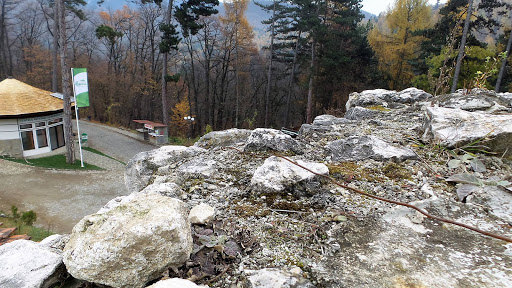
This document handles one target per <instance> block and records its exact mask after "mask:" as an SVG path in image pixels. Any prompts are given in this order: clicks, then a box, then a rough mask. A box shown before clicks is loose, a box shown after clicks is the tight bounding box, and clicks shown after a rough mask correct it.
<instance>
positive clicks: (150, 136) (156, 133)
mask: <svg viewBox="0 0 512 288" xmlns="http://www.w3.org/2000/svg"><path fill="white" fill-rule="evenodd" d="M133 122H135V123H138V124H139V125H140V124H142V125H140V126H141V127H140V128H137V129H136V130H137V132H139V139H140V140H144V141H149V142H150V143H152V144H155V145H164V144H167V143H168V142H169V141H168V137H169V136H168V134H167V126H165V124H162V123H157V122H152V121H149V120H133Z"/></svg>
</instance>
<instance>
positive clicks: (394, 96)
mask: <svg viewBox="0 0 512 288" xmlns="http://www.w3.org/2000/svg"><path fill="white" fill-rule="evenodd" d="M432 97H433V96H432V94H430V93H427V92H425V91H423V90H421V89H418V88H414V87H411V88H407V89H404V90H402V91H400V92H398V93H383V94H382V96H381V98H382V99H383V100H384V101H386V102H394V103H401V104H412V103H416V102H420V101H425V100H428V99H430V98H432Z"/></svg>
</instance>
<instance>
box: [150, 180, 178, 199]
mask: <svg viewBox="0 0 512 288" xmlns="http://www.w3.org/2000/svg"><path fill="white" fill-rule="evenodd" d="M140 193H146V194H148V193H158V194H160V195H162V196H167V197H171V198H180V197H181V195H182V194H183V190H182V189H181V188H180V186H178V185H176V183H167V182H166V183H155V184H151V185H148V186H147V187H146V188H144V189H143V190H142V191H140Z"/></svg>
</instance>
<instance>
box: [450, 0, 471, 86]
mask: <svg viewBox="0 0 512 288" xmlns="http://www.w3.org/2000/svg"><path fill="white" fill-rule="evenodd" d="M472 14H473V0H468V11H467V15H466V21H465V22H464V30H463V31H462V39H461V41H460V47H459V55H458V56H457V65H456V66H455V73H454V74H453V83H452V89H451V93H454V92H455V90H457V82H458V81H459V74H460V68H461V66H462V58H463V57H464V48H465V47H466V40H467V37H468V30H469V23H470V22H471V15H472Z"/></svg>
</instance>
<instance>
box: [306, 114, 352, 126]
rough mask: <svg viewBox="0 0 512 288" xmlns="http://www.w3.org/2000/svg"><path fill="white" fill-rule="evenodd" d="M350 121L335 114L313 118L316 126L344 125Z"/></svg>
mask: <svg viewBox="0 0 512 288" xmlns="http://www.w3.org/2000/svg"><path fill="white" fill-rule="evenodd" d="M347 122H350V121H347V120H346V119H344V118H338V117H336V116H333V115H327V114H325V115H319V116H316V117H315V119H314V120H313V125H314V126H326V127H332V126H333V125H343V124H344V123H347Z"/></svg>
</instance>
